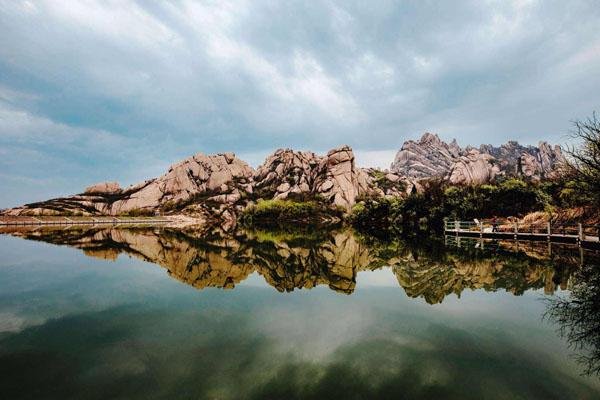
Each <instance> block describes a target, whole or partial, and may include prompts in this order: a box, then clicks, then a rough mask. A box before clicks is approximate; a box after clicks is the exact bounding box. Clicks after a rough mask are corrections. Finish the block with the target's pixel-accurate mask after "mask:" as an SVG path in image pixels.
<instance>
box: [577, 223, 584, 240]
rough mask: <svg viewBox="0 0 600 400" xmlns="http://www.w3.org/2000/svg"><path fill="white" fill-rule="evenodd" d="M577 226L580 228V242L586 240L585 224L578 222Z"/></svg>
mask: <svg viewBox="0 0 600 400" xmlns="http://www.w3.org/2000/svg"><path fill="white" fill-rule="evenodd" d="M577 228H578V230H579V234H578V237H579V242H580V243H581V242H582V241H584V240H585V234H584V233H583V225H581V223H579V224H577Z"/></svg>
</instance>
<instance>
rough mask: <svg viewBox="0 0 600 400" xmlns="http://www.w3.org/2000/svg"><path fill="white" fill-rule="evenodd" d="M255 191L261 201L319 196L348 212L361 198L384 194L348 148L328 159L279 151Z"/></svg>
mask: <svg viewBox="0 0 600 400" xmlns="http://www.w3.org/2000/svg"><path fill="white" fill-rule="evenodd" d="M398 180H399V178H398ZM254 189H255V194H256V196H258V197H260V198H275V199H287V198H289V197H293V196H302V195H304V196H306V195H311V196H319V197H320V198H322V199H323V200H325V201H326V202H328V203H330V204H333V205H336V206H340V207H343V208H344V209H346V210H349V209H350V208H351V207H352V206H353V205H354V204H355V203H356V199H357V197H359V196H367V195H377V194H380V195H381V194H384V192H383V191H381V190H379V191H378V188H377V185H376V183H374V181H373V179H372V177H371V175H370V174H369V172H368V171H367V170H363V169H360V168H357V167H356V166H355V164H354V153H353V152H352V149H351V148H350V147H348V146H342V147H339V148H336V149H333V150H330V151H329V152H328V153H327V155H326V156H318V155H316V154H315V153H312V152H306V151H294V150H290V149H285V150H277V151H276V152H275V153H273V154H272V155H271V156H269V157H267V159H266V160H265V162H264V163H263V164H262V165H261V166H260V167H259V168H258V169H257V171H256V173H255V174H254Z"/></svg>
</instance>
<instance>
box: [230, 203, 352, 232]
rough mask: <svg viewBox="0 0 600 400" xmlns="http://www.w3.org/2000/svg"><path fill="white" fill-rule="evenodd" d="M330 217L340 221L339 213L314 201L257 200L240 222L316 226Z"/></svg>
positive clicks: (260, 224)
mask: <svg viewBox="0 0 600 400" xmlns="http://www.w3.org/2000/svg"><path fill="white" fill-rule="evenodd" d="M332 217H336V218H338V219H341V217H342V214H341V211H340V210H339V209H337V208H334V207H327V206H326V205H325V204H323V203H320V202H317V201H314V200H310V201H295V200H259V201H258V202H257V203H256V204H254V205H251V206H249V207H247V208H246V209H245V210H244V211H243V212H242V215H241V217H240V220H241V222H242V224H244V225H246V226H277V225H282V224H286V223H301V224H318V223H321V222H323V221H324V220H326V219H331V218H332Z"/></svg>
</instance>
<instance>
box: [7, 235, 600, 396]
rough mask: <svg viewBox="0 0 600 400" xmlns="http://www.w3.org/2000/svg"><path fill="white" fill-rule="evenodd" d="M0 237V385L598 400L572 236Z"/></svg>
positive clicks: (589, 323)
mask: <svg viewBox="0 0 600 400" xmlns="http://www.w3.org/2000/svg"><path fill="white" fill-rule="evenodd" d="M2 233H4V234H2V235H0V387H1V388H2V398H7V399H20V398H73V399H106V398H111V399H112V398H117V399H132V398H140V399H153V398H156V399H159V398H161V399H162V398H169V399H171V398H190V399H191V398H194V399H204V398H206V399H313V398H314V399H317V398H320V399H321V398H325V399H332V398H343V399H370V398H416V399H419V398H444V399H481V398H486V399H518V398H527V399H529V398H531V399H537V398H539V399H593V398H600V380H599V379H598V374H597V370H598V358H599V357H598V352H599V350H598V349H599V348H600V346H598V344H600V333H597V332H599V331H600V329H599V328H600V322H598V320H600V317H599V315H600V312H596V311H597V309H596V307H598V304H600V301H599V298H600V294H598V292H600V289H599V288H600V285H598V282H600V279H598V277H597V275H598V273H597V272H596V271H597V270H596V269H595V268H594V266H597V265H598V266H600V262H598V254H597V252H594V251H587V250H585V251H584V250H581V249H579V248H577V247H576V246H575V247H569V246H566V245H557V244H552V245H550V244H548V243H545V242H542V243H530V242H520V243H515V242H511V241H480V240H476V239H469V240H467V239H457V238H456V237H453V236H448V237H443V236H442V237H439V238H430V237H427V238H412V239H404V240H394V241H384V240H380V239H377V238H374V237H370V236H365V235H360V234H358V233H356V232H353V231H350V230H340V231H331V232H325V231H324V232H319V231H309V232H268V231H254V232H249V231H248V232H244V231H239V232H236V233H233V234H227V235H226V234H223V233H221V232H218V231H209V232H206V231H194V230H192V229H179V230H177V229H170V228H159V227H154V228H148V227H146V228H144V227H139V228H98V227H67V228H65V227H64V226H63V227H55V228H51V229H45V228H44V229H41V228H27V227H21V228H15V229H7V228H3V230H2ZM599 268H600V267H599ZM599 308H600V307H599Z"/></svg>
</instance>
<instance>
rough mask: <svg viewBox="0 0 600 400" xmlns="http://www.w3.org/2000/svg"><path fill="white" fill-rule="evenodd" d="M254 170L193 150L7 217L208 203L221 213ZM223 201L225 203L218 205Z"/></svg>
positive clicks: (247, 185) (229, 157)
mask: <svg viewBox="0 0 600 400" xmlns="http://www.w3.org/2000/svg"><path fill="white" fill-rule="evenodd" d="M253 175H254V170H253V169H252V168H251V167H250V166H249V165H248V164H246V163H245V162H244V161H242V160H240V159H238V158H236V157H235V155H234V154H233V153H224V154H216V155H209V156H207V155H204V154H202V153H198V154H196V155H194V156H192V157H189V158H187V159H185V160H183V161H181V162H179V163H176V164H174V165H172V166H171V167H170V168H169V170H168V171H167V172H166V173H165V174H164V175H162V176H160V177H158V178H155V179H150V180H147V181H144V182H142V183H139V184H136V185H132V186H129V187H127V188H124V189H121V188H120V187H119V184H118V183H116V182H106V183H99V184H96V185H93V186H90V187H88V188H87V189H86V190H85V192H84V193H82V194H79V195H75V196H70V197H65V198H58V199H52V200H48V201H45V202H39V203H32V204H27V205H25V206H22V207H18V208H14V209H11V210H9V211H8V212H7V214H10V215H59V214H60V215H97V214H102V215H121V214H136V215H139V214H154V213H155V212H159V211H161V212H165V211H170V210H173V209H176V208H183V207H185V206H186V205H188V204H191V203H194V202H200V201H201V202H203V203H206V202H210V203H211V204H212V205H216V207H213V208H214V209H215V210H220V211H222V212H224V213H225V212H226V211H227V210H226V208H228V207H230V206H232V205H234V204H235V203H237V202H238V201H239V200H241V199H242V197H243V196H244V195H245V194H247V193H251V192H252V177H253ZM219 204H226V205H227V207H220V206H219Z"/></svg>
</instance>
